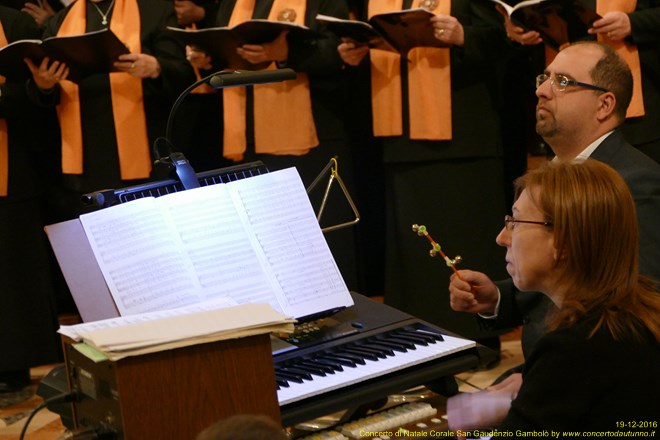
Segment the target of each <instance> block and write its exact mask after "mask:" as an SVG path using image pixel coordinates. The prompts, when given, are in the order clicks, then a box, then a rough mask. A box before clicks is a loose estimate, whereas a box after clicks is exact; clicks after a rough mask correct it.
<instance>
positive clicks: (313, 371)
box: [294, 362, 325, 376]
mask: <svg viewBox="0 0 660 440" xmlns="http://www.w3.org/2000/svg"><path fill="white" fill-rule="evenodd" d="M295 370H302V371H305V372H307V373H310V374H314V375H316V376H325V371H324V370H323V368H319V367H315V366H312V365H307V364H305V363H304V362H296V364H295ZM295 370H294V371H295Z"/></svg>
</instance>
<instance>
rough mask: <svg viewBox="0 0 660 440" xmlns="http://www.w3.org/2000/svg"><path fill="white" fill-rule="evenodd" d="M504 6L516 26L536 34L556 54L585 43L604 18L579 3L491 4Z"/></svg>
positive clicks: (571, 0)
mask: <svg viewBox="0 0 660 440" xmlns="http://www.w3.org/2000/svg"><path fill="white" fill-rule="evenodd" d="M490 1H492V2H494V3H496V4H497V5H498V6H500V8H499V9H500V11H504V12H505V13H506V14H507V15H508V16H509V17H510V18H511V20H513V22H514V23H516V24H518V25H519V26H522V27H523V28H524V29H527V30H535V31H537V32H538V33H539V34H541V37H542V38H543V42H544V43H545V44H547V45H548V46H550V47H552V48H553V49H555V50H559V49H560V48H561V47H562V46H564V45H565V44H568V43H571V42H574V41H577V40H580V39H583V38H585V37H587V36H588V35H589V34H588V33H587V30H588V29H589V28H590V27H591V26H592V25H593V22H594V21H596V20H598V19H599V18H601V17H600V15H598V14H597V13H596V11H595V10H593V9H591V8H588V7H586V6H584V5H583V4H582V3H581V2H580V1H579V0H526V1H523V2H520V3H518V4H517V5H515V6H510V5H508V4H506V3H505V2H503V1H502V0H490Z"/></svg>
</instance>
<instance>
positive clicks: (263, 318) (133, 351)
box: [58, 298, 295, 361]
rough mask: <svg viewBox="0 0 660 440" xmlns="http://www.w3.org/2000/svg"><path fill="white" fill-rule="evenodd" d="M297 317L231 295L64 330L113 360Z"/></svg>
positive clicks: (276, 328) (276, 327) (271, 327)
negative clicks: (238, 301)
mask: <svg viewBox="0 0 660 440" xmlns="http://www.w3.org/2000/svg"><path fill="white" fill-rule="evenodd" d="M294 322H295V320H294V319H292V318H288V317H286V316H284V315H283V314H281V313H280V312H278V311H276V310H275V309H273V307H272V306H270V305H269V304H262V303H245V304H240V305H238V304H236V303H235V301H233V300H231V299H229V298H225V299H222V300H218V301H214V302H212V303H209V302H207V303H200V304H195V305H193V306H188V307H183V308H179V309H171V310H164V311H159V312H151V313H144V314H139V315H130V316H123V317H119V318H113V319H107V320H102V321H95V322H91V323H85V324H78V325H72V326H61V327H60V329H59V330H58V332H59V333H60V334H62V335H64V336H67V337H69V338H71V339H73V340H74V341H79V342H80V341H81V342H84V343H85V344H87V345H88V346H90V347H92V348H94V349H96V350H98V351H100V352H101V353H103V354H104V355H105V357H106V358H107V359H109V360H112V361H116V360H119V359H122V358H124V357H127V356H137V355H141V354H146V353H154V352H158V351H163V350H169V349H173V348H179V347H186V346H190V345H195V344H203V343H208V342H215V341H220V340H227V339H235V338H241V337H245V336H252V335H257V334H264V333H271V332H284V333H290V332H292V331H293V323H294Z"/></svg>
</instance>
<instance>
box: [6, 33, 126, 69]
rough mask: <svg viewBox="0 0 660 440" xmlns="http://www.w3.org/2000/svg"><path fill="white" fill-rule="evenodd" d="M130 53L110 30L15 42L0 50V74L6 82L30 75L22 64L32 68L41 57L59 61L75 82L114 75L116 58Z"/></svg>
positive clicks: (39, 61)
mask: <svg viewBox="0 0 660 440" xmlns="http://www.w3.org/2000/svg"><path fill="white" fill-rule="evenodd" d="M127 53H130V52H129V50H128V48H127V47H126V45H125V44H124V43H122V42H121V40H119V38H117V36H116V35H115V34H114V33H113V32H112V31H111V30H110V29H103V30H100V31H95V32H89V33H86V34H82V35H72V36H64V37H57V36H56V37H49V38H46V39H44V40H43V41H42V40H18V41H14V42H13V43H10V44H8V45H7V46H5V47H3V48H2V49H0V74H1V75H3V76H6V77H8V78H22V77H26V76H28V75H30V70H29V69H28V68H27V65H26V64H25V62H24V61H23V60H24V59H25V58H29V59H31V60H32V61H33V62H34V63H35V64H37V65H38V64H39V63H41V61H42V60H43V59H44V58H45V57H49V58H50V59H51V60H57V61H61V62H63V63H66V65H67V66H68V67H69V77H68V78H67V79H69V80H70V81H73V82H79V81H80V80H82V79H83V78H85V77H86V76H88V75H92V74H95V73H110V72H116V71H117V69H115V67H114V66H113V63H114V62H115V61H118V58H119V55H123V54H127Z"/></svg>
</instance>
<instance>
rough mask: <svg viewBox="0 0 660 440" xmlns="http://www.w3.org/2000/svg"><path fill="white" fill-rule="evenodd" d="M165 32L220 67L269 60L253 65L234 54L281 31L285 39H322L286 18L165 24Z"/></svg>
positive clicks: (259, 66)
mask: <svg viewBox="0 0 660 440" xmlns="http://www.w3.org/2000/svg"><path fill="white" fill-rule="evenodd" d="M167 30H168V32H170V33H171V34H173V35H174V36H175V37H176V38H178V39H179V40H181V41H182V42H183V43H184V44H186V45H188V46H193V47H196V48H198V49H201V50H203V51H205V52H206V53H207V54H208V55H210V56H211V58H212V59H213V64H214V65H217V66H220V67H222V68H229V69H238V70H259V69H263V68H265V67H267V66H268V64H270V63H261V64H252V63H250V62H249V61H247V60H246V59H244V58H242V57H241V56H240V55H238V54H237V53H236V49H237V48H239V47H241V46H243V45H244V44H265V43H270V42H271V41H273V40H275V39H276V38H277V37H278V36H279V35H280V33H282V31H288V32H289V33H288V34H287V40H289V41H291V40H313V39H315V38H323V37H324V36H323V34H320V33H318V32H316V31H314V30H312V29H310V28H308V27H306V26H302V25H299V24H295V23H290V22H288V21H272V20H262V19H254V20H249V21H246V22H243V23H240V24H238V25H236V26H233V27H212V28H203V29H181V28H176V27H168V28H167Z"/></svg>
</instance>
